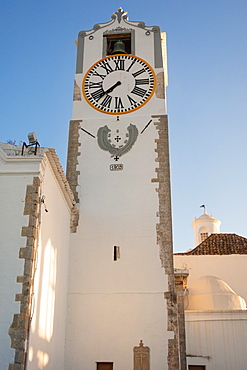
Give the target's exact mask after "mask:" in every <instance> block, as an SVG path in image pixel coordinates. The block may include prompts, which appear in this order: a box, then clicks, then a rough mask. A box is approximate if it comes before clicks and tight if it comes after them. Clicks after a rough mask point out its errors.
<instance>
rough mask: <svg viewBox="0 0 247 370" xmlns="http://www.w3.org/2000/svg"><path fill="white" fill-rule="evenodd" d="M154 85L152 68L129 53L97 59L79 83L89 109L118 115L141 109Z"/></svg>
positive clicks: (150, 95) (149, 96)
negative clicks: (90, 107)
mask: <svg viewBox="0 0 247 370" xmlns="http://www.w3.org/2000/svg"><path fill="white" fill-rule="evenodd" d="M155 87H156V79H155V74H154V71H153V69H152V67H151V66H150V65H149V64H148V63H147V62H145V61H144V60H143V59H141V58H138V57H136V56H133V55H129V54H116V55H111V56H108V57H106V58H103V59H101V60H99V61H98V62H97V63H95V64H94V65H93V66H92V67H91V68H90V69H89V70H88V71H87V73H86V75H85V77H84V79H83V82H82V91H83V95H84V97H85V99H86V101H87V102H88V103H89V104H90V105H91V106H92V107H93V108H95V109H97V110H99V111H101V112H103V113H108V114H118V115H120V114H125V113H129V112H132V111H134V110H136V109H138V108H141V107H142V106H143V105H144V104H146V103H147V102H148V100H149V99H150V98H151V97H152V95H153V93H154V91H155Z"/></svg>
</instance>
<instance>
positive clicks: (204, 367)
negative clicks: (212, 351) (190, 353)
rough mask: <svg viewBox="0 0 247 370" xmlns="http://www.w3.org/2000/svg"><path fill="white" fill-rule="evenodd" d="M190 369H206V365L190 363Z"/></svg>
mask: <svg viewBox="0 0 247 370" xmlns="http://www.w3.org/2000/svg"><path fill="white" fill-rule="evenodd" d="M189 370H206V366H204V365H189Z"/></svg>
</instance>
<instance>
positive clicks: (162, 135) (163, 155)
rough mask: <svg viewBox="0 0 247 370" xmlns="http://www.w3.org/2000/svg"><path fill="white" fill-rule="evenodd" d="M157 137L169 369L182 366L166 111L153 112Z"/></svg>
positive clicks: (159, 236)
mask: <svg viewBox="0 0 247 370" xmlns="http://www.w3.org/2000/svg"><path fill="white" fill-rule="evenodd" d="M152 118H154V120H155V122H154V124H155V126H156V129H157V130H158V139H156V144H157V148H156V149H155V151H156V152H157V155H158V156H157V158H156V161H157V164H158V167H157V168H156V172H157V177H156V178H154V179H152V182H157V183H158V188H157V189H156V190H157V192H158V197H159V212H158V214H157V216H158V217H159V223H158V224H157V244H158V245H159V247H160V259H161V264H162V267H164V269H165V272H166V274H167V275H168V292H166V293H165V298H166V299H167V309H168V330H169V331H172V332H174V339H169V340H168V359H167V362H168V370H178V369H179V351H178V321H177V301H176V299H177V298H176V292H175V283H174V270H173V245H172V217H171V190H170V163H169V141H168V140H169V139H168V119H167V115H158V116H156V115H155V116H152Z"/></svg>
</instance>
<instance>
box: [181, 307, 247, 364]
mask: <svg viewBox="0 0 247 370" xmlns="http://www.w3.org/2000/svg"><path fill="white" fill-rule="evenodd" d="M185 328H186V353H187V364H188V365H204V366H206V370H215V369H217V370H232V369H234V370H245V369H246V362H247V353H246V341H247V313H246V310H245V311H241V310H238V311H231V310H228V311H186V312H185Z"/></svg>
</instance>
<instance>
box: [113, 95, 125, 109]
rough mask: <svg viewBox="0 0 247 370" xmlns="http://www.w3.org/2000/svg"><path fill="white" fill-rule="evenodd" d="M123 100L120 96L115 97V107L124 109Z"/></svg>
mask: <svg viewBox="0 0 247 370" xmlns="http://www.w3.org/2000/svg"><path fill="white" fill-rule="evenodd" d="M123 108H124V106H123V102H122V99H121V98H119V97H118V96H116V97H115V109H123Z"/></svg>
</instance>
